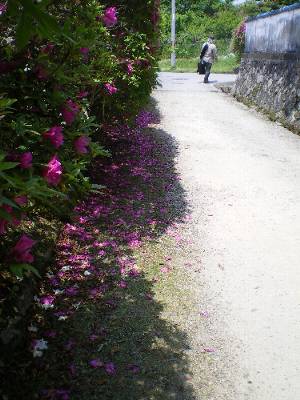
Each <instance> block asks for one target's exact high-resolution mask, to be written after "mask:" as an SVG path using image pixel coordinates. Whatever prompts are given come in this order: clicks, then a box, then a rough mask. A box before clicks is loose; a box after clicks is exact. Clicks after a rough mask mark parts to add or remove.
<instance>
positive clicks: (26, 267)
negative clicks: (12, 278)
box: [9, 264, 41, 278]
mask: <svg viewBox="0 0 300 400" xmlns="http://www.w3.org/2000/svg"><path fill="white" fill-rule="evenodd" d="M9 269H10V271H11V272H12V273H13V274H14V275H16V276H17V277H18V278H23V276H24V273H26V272H32V273H33V274H34V275H36V276H37V277H38V278H40V277H41V276H40V274H39V272H38V270H37V269H36V268H35V267H33V266H32V265H30V264H12V265H10V267H9Z"/></svg>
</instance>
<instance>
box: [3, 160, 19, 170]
mask: <svg viewBox="0 0 300 400" xmlns="http://www.w3.org/2000/svg"><path fill="white" fill-rule="evenodd" d="M17 165H19V163H18V162H10V161H4V162H3V161H1V162H0V171H7V170H8V169H13V168H15V167H16V166H17Z"/></svg>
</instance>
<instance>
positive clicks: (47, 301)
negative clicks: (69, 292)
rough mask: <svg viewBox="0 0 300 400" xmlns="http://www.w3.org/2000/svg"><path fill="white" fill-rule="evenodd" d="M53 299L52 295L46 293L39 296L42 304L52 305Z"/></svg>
mask: <svg viewBox="0 0 300 400" xmlns="http://www.w3.org/2000/svg"><path fill="white" fill-rule="evenodd" d="M54 300H55V297H54V296H51V295H48V296H43V297H41V298H40V303H41V304H42V305H44V306H51V305H53V303H54Z"/></svg>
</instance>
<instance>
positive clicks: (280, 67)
mask: <svg viewBox="0 0 300 400" xmlns="http://www.w3.org/2000/svg"><path fill="white" fill-rule="evenodd" d="M232 93H233V95H234V96H235V97H236V98H237V99H238V100H240V101H242V102H245V103H247V104H252V105H255V106H257V107H258V108H259V109H260V110H262V111H264V112H266V113H267V114H269V115H270V116H271V117H272V119H276V120H279V121H281V122H282V123H283V124H284V125H286V126H287V127H289V128H292V129H293V130H296V131H297V132H300V57H299V58H297V57H292V56H291V55H289V56H288V55H281V56H278V55H277V56H275V55H274V54H273V55H272V54H271V55H267V54H263V55H262V54H255V53H249V54H245V55H244V58H243V60H242V63H241V67H240V71H239V75H238V78H237V81H236V83H235V85H234V87H233V89H232Z"/></svg>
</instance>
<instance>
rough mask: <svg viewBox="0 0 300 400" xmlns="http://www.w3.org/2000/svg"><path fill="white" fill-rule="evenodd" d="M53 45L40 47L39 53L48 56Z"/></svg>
mask: <svg viewBox="0 0 300 400" xmlns="http://www.w3.org/2000/svg"><path fill="white" fill-rule="evenodd" d="M54 47H55V46H54V44H53V43H47V44H45V45H44V46H42V47H41V52H42V53H44V54H49V53H51V51H52V50H53V49H54Z"/></svg>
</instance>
